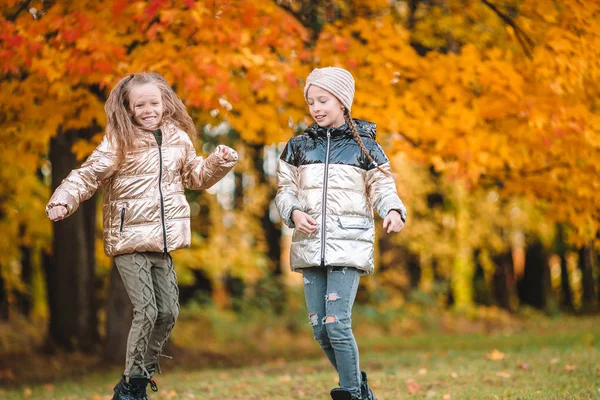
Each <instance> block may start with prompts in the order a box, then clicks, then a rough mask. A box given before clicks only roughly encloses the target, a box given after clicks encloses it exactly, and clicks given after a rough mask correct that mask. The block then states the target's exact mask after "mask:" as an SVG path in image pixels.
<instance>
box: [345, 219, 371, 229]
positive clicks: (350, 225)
mask: <svg viewBox="0 0 600 400" xmlns="http://www.w3.org/2000/svg"><path fill="white" fill-rule="evenodd" d="M338 223H339V224H340V227H341V228H343V229H364V230H366V229H371V228H372V227H373V220H371V219H370V218H367V217H338Z"/></svg>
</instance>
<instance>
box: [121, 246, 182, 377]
mask: <svg viewBox="0 0 600 400" xmlns="http://www.w3.org/2000/svg"><path fill="white" fill-rule="evenodd" d="M114 260H115V265H116V266H117V269H118V270H119V274H120V275H121V279H122V280H123V284H124V285H125V289H126V290H127V294H128V295H129V299H130V300H131V303H132V304H133V321H132V323H131V329H130V330H129V337H128V338H127V355H126V359H125V372H124V375H126V376H137V375H145V376H147V377H150V376H151V375H152V373H153V372H154V370H155V369H159V370H160V367H159V365H158V358H159V357H160V355H161V352H162V350H163V348H164V346H165V343H166V342H167V339H168V338H169V334H170V333H171V329H173V326H174V325H175V321H176V320H177V316H178V315H179V288H178V287H177V276H176V275H175V269H174V268H173V259H172V258H171V255H170V254H168V253H150V252H146V253H131V254H122V255H118V256H115V258H114ZM149 370H150V371H149Z"/></svg>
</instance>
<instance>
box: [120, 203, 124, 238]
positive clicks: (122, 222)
mask: <svg viewBox="0 0 600 400" xmlns="http://www.w3.org/2000/svg"><path fill="white" fill-rule="evenodd" d="M124 224H125V207H123V208H121V224H120V225H119V232H123V225H124Z"/></svg>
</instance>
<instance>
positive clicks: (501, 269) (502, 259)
mask: <svg viewBox="0 0 600 400" xmlns="http://www.w3.org/2000/svg"><path fill="white" fill-rule="evenodd" d="M492 260H493V262H494V265H495V266H496V270H495V271H494V276H493V280H492V282H493V291H494V298H495V300H496V303H497V304H498V306H500V307H502V308H504V309H505V310H508V311H516V308H517V307H516V303H518V299H517V296H516V285H515V277H514V271H513V262H512V253H511V252H510V250H509V251H506V252H504V253H501V254H497V255H495V256H494V257H492Z"/></svg>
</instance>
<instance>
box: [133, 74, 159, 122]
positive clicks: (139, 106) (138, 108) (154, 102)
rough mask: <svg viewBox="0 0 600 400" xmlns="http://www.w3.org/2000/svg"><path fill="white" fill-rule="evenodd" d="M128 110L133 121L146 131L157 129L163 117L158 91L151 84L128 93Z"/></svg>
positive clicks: (140, 86)
mask: <svg viewBox="0 0 600 400" xmlns="http://www.w3.org/2000/svg"><path fill="white" fill-rule="evenodd" d="M129 108H130V110H131V113H132V115H133V120H134V121H135V122H136V123H137V124H138V125H139V126H141V127H143V128H146V129H150V130H152V129H157V128H158V127H159V126H160V123H161V121H162V116H163V110H164V107H163V102H162V96H161V94H160V89H159V88H158V87H156V86H155V85H153V84H151V83H146V84H144V85H139V86H136V87H134V88H132V89H131V92H130V93H129Z"/></svg>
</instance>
